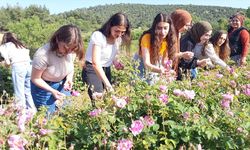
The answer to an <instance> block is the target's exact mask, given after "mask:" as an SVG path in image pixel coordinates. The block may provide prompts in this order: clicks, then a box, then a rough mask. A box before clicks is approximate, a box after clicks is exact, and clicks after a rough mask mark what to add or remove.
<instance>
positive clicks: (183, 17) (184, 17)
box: [170, 9, 192, 31]
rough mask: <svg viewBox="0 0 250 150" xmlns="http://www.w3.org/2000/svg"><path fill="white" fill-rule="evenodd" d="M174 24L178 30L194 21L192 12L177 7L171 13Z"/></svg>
mask: <svg viewBox="0 0 250 150" xmlns="http://www.w3.org/2000/svg"><path fill="white" fill-rule="evenodd" d="M170 17H171V19H172V22H173V25H174V27H175V29H176V30H177V31H179V30H180V29H181V28H182V27H183V26H184V25H185V24H187V23H189V22H191V21H192V16H191V15H190V13H189V12H188V11H186V10H183V9H177V10H175V11H174V12H172V13H171V14H170Z"/></svg>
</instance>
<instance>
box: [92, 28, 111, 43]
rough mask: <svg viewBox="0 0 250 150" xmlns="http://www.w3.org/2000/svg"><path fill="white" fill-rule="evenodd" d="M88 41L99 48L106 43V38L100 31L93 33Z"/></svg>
mask: <svg viewBox="0 0 250 150" xmlns="http://www.w3.org/2000/svg"><path fill="white" fill-rule="evenodd" d="M90 40H91V41H92V43H93V44H95V45H99V46H102V45H105V44H106V43H107V42H106V37H105V36H104V35H103V34H102V33H101V32H100V31H95V32H94V33H93V34H92V36H91V38H90Z"/></svg>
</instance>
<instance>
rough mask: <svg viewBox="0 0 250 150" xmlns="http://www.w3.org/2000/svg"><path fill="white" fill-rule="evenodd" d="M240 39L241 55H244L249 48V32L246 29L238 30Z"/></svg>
mask: <svg viewBox="0 0 250 150" xmlns="http://www.w3.org/2000/svg"><path fill="white" fill-rule="evenodd" d="M240 39H241V44H242V54H241V57H246V56H247V53H248V49H249V33H248V31H247V30H242V31H240Z"/></svg>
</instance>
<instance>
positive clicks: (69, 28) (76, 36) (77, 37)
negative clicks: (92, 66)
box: [49, 24, 83, 59]
mask: <svg viewBox="0 0 250 150" xmlns="http://www.w3.org/2000/svg"><path fill="white" fill-rule="evenodd" d="M58 42H63V43H66V44H71V43H75V44H77V48H76V49H75V50H74V52H75V53H76V54H77V56H78V57H79V59H82V57H83V41H82V36H81V30H80V29H79V28H78V27H77V26H75V25H72V24H69V25H64V26H62V27H60V28H59V29H58V30H57V31H56V32H55V33H54V34H53V35H52V37H51V38H50V41H49V43H50V50H51V51H57V50H58Z"/></svg>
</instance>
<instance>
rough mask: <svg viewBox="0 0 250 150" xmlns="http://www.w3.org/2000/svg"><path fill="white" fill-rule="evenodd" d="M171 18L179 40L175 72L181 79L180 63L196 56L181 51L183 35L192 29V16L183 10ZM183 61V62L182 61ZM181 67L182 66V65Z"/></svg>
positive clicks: (175, 12) (173, 13)
mask: <svg viewBox="0 0 250 150" xmlns="http://www.w3.org/2000/svg"><path fill="white" fill-rule="evenodd" d="M170 18H171V19H172V22H173V26H174V29H175V36H176V39H177V42H176V46H177V53H176V57H175V59H174V63H173V64H174V66H173V67H174V70H175V71H176V72H177V73H178V76H177V77H179V78H180V74H181V70H180V68H178V66H179V63H180V62H183V59H185V60H191V59H192V58H193V56H194V54H193V52H190V51H182V52H181V51H180V38H181V34H182V33H184V32H186V31H188V30H189V29H190V28H191V27H192V16H191V14H190V13H189V12H188V11H186V10H183V9H177V10H175V11H173V12H172V13H171V14H170ZM180 60H181V61H180ZM180 65H181V64H180ZM177 79H178V78H177Z"/></svg>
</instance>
